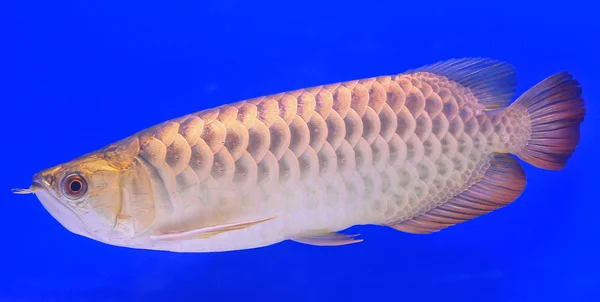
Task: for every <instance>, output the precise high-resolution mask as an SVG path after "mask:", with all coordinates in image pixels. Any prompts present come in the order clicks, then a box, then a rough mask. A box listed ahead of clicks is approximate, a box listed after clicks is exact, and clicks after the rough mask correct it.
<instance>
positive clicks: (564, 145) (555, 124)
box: [511, 72, 586, 170]
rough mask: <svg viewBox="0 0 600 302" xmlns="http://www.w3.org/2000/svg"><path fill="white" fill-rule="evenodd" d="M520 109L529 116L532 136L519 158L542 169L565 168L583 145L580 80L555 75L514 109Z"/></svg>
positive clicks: (582, 105)
mask: <svg viewBox="0 0 600 302" xmlns="http://www.w3.org/2000/svg"><path fill="white" fill-rule="evenodd" d="M519 105H520V106H523V107H525V109H526V110H527V112H528V113H529V116H530V121H531V122H530V125H531V135H530V138H529V141H528V142H527V144H526V145H525V147H523V149H522V150H521V151H518V152H517V153H516V155H517V156H518V157H519V158H521V159H522V160H524V161H526V162H528V163H529V164H531V165H533V166H536V167H538V168H542V169H548V170H560V169H562V168H564V167H565V166H566V164H567V160H568V159H569V158H570V157H571V155H572V154H573V152H574V151H575V148H576V147H577V144H578V143H579V136H580V134H579V127H580V124H581V123H582V122H583V119H584V116H585V113H586V110H585V108H584V102H583V99H582V98H581V87H580V86H579V83H578V82H577V80H574V79H573V76H572V75H571V74H568V73H567V72H562V73H559V74H556V75H553V76H551V77H549V78H547V79H545V80H543V81H542V82H540V83H539V84H537V85H535V86H534V87H533V88H531V89H530V90H528V91H527V92H525V93H524V94H523V95H521V96H520V97H519V98H518V99H517V100H516V101H515V102H514V103H513V104H512V105H511V106H519Z"/></svg>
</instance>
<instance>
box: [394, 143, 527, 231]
mask: <svg viewBox="0 0 600 302" xmlns="http://www.w3.org/2000/svg"><path fill="white" fill-rule="evenodd" d="M490 180H492V181H490ZM498 184H499V185H498ZM525 184H526V179H525V172H524V171H523V168H522V167H521V165H520V164H519V162H518V161H517V159H516V158H515V157H514V156H513V155H510V154H499V153H495V154H493V155H492V159H491V161H490V167H489V168H488V169H487V170H486V172H485V174H484V176H483V177H482V178H481V179H480V180H479V182H477V183H476V184H474V185H473V186H471V187H470V188H468V189H467V190H465V191H463V192H462V193H460V194H458V195H457V196H454V197H453V198H452V199H450V200H448V201H447V202H446V203H444V204H443V205H441V206H439V207H437V208H434V209H432V210H429V211H427V212H425V213H423V214H421V215H418V216H416V217H413V218H412V219H410V220H406V221H403V222H400V223H395V224H391V225H390V227H392V228H394V229H397V230H399V231H403V232H407V233H413V234H429V233H433V232H437V231H440V230H442V229H445V228H447V227H449V226H452V225H456V224H459V223H462V222H465V221H468V220H471V219H474V218H476V217H479V216H482V215H485V214H487V213H490V212H492V211H494V210H497V209H499V208H502V207H504V206H506V205H508V204H510V203H512V202H513V201H514V200H516V199H517V198H518V197H519V196H520V195H521V193H522V192H523V189H525Z"/></svg>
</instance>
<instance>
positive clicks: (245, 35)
mask: <svg viewBox="0 0 600 302" xmlns="http://www.w3.org/2000/svg"><path fill="white" fill-rule="evenodd" d="M8 2H9V1H6V3H5V2H3V3H2V5H0V20H1V21H0V22H1V25H2V35H1V39H0V41H1V43H2V46H1V48H0V49H1V50H0V51H1V52H2V55H1V56H0V57H1V60H0V61H1V62H2V63H1V65H0V72H1V75H2V79H1V81H0V102H1V104H2V107H1V108H2V109H1V110H0V112H1V114H2V117H1V118H0V122H1V123H2V124H1V128H0V129H2V134H3V135H2V148H1V149H0V150H2V151H1V152H2V156H1V157H0V162H1V163H2V165H1V167H2V169H1V170H0V175H1V177H2V181H1V182H0V183H1V184H2V189H1V190H0V191H1V192H2V193H1V194H2V195H1V198H0V201H1V202H0V213H2V214H1V216H0V231H1V232H0V234H1V235H0V236H1V239H0V243H1V252H0V253H1V257H0V278H1V280H0V301H337V300H339V301H415V302H416V301H418V302H423V301H600V276H599V273H598V272H599V271H600V260H599V258H600V248H599V244H598V241H599V238H600V227H599V226H598V219H599V218H598V213H600V202H598V201H599V198H598V192H599V190H600V187H599V183H600V182H599V181H600V177H599V173H600V160H599V158H600V157H599V156H600V155H599V152H598V151H599V150H600V145H599V144H598V143H597V140H598V139H600V136H598V133H599V131H598V129H600V122H599V121H600V105H599V104H598V102H599V101H598V100H599V99H600V75H599V74H600V73H599V69H600V59H599V56H598V53H600V47H598V41H599V40H600V26H599V25H598V24H599V23H598V20H597V19H598V16H597V10H598V9H597V7H596V5H595V4H594V3H593V2H592V1H588V2H583V1H563V2H557V3H550V2H547V1H539V2H536V3H532V2H527V1H501V2H494V1H491V2H486V1H473V2H470V3H467V2H460V1H374V2H368V1H294V2H288V1H272V2H258V1H232V0H218V1H217V0H210V1H162V3H150V2H148V1H137V2H133V1H60V0H59V1H10V3H8ZM474 56H476V57H491V58H494V59H498V60H502V61H505V62H508V63H510V64H512V65H514V67H515V68H516V70H517V77H518V86H517V94H521V93H523V92H524V91H525V90H527V89H528V88H530V87H531V86H533V85H535V84H536V83H538V82H539V81H541V80H543V79H544V78H546V77H548V76H550V75H552V74H554V73H557V72H561V71H564V70H566V71H568V72H570V73H572V74H573V75H574V77H575V78H576V79H577V80H578V81H579V82H580V83H581V85H582V87H583V97H584V99H585V101H586V108H587V116H586V119H585V122H584V123H583V124H582V128H581V142H580V145H579V147H578V149H577V151H576V152H575V154H574V155H573V157H572V158H571V160H570V161H569V162H568V166H567V168H566V169H564V170H562V171H547V170H541V169H537V168H534V167H533V166H531V165H528V164H524V169H525V173H526V174H527V179H528V184H527V188H526V189H525V191H524V193H523V195H522V196H521V197H520V198H519V199H518V200H517V201H516V202H514V203H512V204H511V205H510V206H508V207H506V208H503V209H501V210H498V211H495V212H493V213H491V214H488V215H485V216H483V217H480V218H477V219H474V220H472V221H469V222H466V223H462V224H460V225H457V226H454V227H450V228H448V229H445V230H443V231H441V232H438V233H435V234H431V235H412V234H407V233H403V232H399V231H396V230H393V229H391V228H385V227H375V226H356V227H353V228H351V230H350V231H351V232H357V233H360V234H361V238H363V239H364V240H365V241H364V242H362V243H359V244H353V245H348V246H342V247H316V246H310V245H303V244H300V243H296V242H283V243H280V244H276V245H273V246H269V247H265V248H259V249H252V250H244V251H234V252H224V253H210V254H176V253H170V252H159V251H145V250H134V249H126V248H120V247H113V246H109V245H106V244H102V243H99V242H96V241H92V240H89V239H87V238H84V237H81V236H78V235H74V234H72V233H70V232H68V231H67V230H66V229H65V228H63V227H62V226H61V225H60V224H59V223H58V222H57V221H56V220H55V219H53V218H52V217H51V216H50V215H49V214H48V213H47V212H46V210H45V209H44V208H43V207H42V205H41V204H40V203H39V201H38V200H37V198H36V197H35V196H33V195H25V196H18V195H13V194H12V193H11V191H10V189H11V188H14V187H27V186H29V185H30V182H31V177H32V175H33V174H34V173H35V172H37V171H39V170H41V169H44V168H48V167H50V166H54V165H56V164H58V163H61V162H65V161H68V160H71V159H73V158H75V157H77V156H79V155H81V154H84V153H87V152H90V151H93V150H96V149H98V148H100V147H103V146H105V145H107V144H109V143H111V142H114V141H116V140H119V139H121V138H124V137H126V136H128V135H130V134H132V133H134V132H136V131H138V130H141V129H143V128H146V127H148V126H151V125H154V124H156V123H159V122H162V121H164V120H167V119H170V118H174V117H178V116H181V115H185V114H188V113H191V112H195V111H198V110H201V109H205V108H208V107H212V106H215V105H219V104H223V103H228V102H233V101H237V100H241V99H246V98H251V97H256V96H262V95H266V94H271V93H276V92H281V91H287V90H292V89H297V88H303V87H309V86H315V85H320V84H326V83H333V82H339V81H345V80H353V79H359V78H365V77H372V76H379V75H385V74H395V73H400V72H403V71H405V70H407V69H410V68H415V67H419V66H422V65H424V64H429V63H434V62H437V61H440V60H445V59H449V58H454V57H474Z"/></svg>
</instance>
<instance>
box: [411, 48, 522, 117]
mask: <svg viewBox="0 0 600 302" xmlns="http://www.w3.org/2000/svg"><path fill="white" fill-rule="evenodd" d="M416 72H429V73H433V74H437V75H441V76H444V77H446V78H448V79H449V80H452V81H454V82H457V83H459V84H460V85H462V86H464V87H467V88H469V89H471V91H472V92H473V94H474V95H475V97H477V99H478V101H479V103H480V104H482V105H484V106H485V107H486V109H488V110H493V109H497V108H499V107H505V106H508V105H509V104H510V103H511V101H512V99H513V97H514V95H515V91H516V85H517V76H516V73H515V69H514V67H513V66H512V65H510V64H507V63H504V62H500V61H497V60H493V59H489V58H462V59H450V60H447V61H441V62H438V63H434V64H430V65H425V66H423V67H420V68H417V69H412V70H409V71H407V72H405V74H410V73H416Z"/></svg>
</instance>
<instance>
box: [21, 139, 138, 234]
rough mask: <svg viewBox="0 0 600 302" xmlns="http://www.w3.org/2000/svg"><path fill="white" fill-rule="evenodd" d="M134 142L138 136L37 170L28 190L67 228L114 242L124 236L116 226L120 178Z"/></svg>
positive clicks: (132, 152) (131, 156) (120, 196)
mask: <svg viewBox="0 0 600 302" xmlns="http://www.w3.org/2000/svg"><path fill="white" fill-rule="evenodd" d="M123 143H125V144H123ZM135 144H137V140H135V141H133V140H132V141H130V142H127V141H125V142H120V143H118V144H115V145H113V146H108V147H106V148H103V149H101V150H98V151H96V152H93V153H90V154H86V155H84V156H81V157H79V158H77V159H74V160H72V161H69V162H66V163H62V164H59V165H57V166H55V167H52V168H49V169H46V170H43V171H41V172H38V173H36V174H35V175H34V176H33V184H32V186H31V188H30V189H28V190H27V191H28V192H29V193H34V194H35V195H36V196H37V197H38V199H39V200H40V202H41V203H42V205H43V206H44V208H45V209H46V210H47V211H48V212H49V213H50V214H51V215H52V216H53V217H54V218H55V219H56V220H57V221H58V222H59V223H60V224H61V225H62V226H64V227H65V228H66V229H68V230H69V231H71V232H73V233H75V234H78V235H81V236H84V237H87V238H90V239H94V240H98V241H101V242H105V243H113V244H114V243H115V242H114V241H115V239H117V238H119V239H123V237H127V234H125V233H123V232H120V231H119V230H118V229H117V228H115V226H116V225H117V220H118V219H117V218H118V217H119V215H120V212H121V207H122V198H123V194H122V188H121V179H122V175H123V173H126V171H127V170H129V169H131V166H133V159H134V157H135V156H134V153H135V152H136V151H135V149H136V145H135ZM128 148H133V150H130V149H128ZM130 152H131V153H130ZM136 154H137V153H136ZM125 239H126V238H125Z"/></svg>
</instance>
